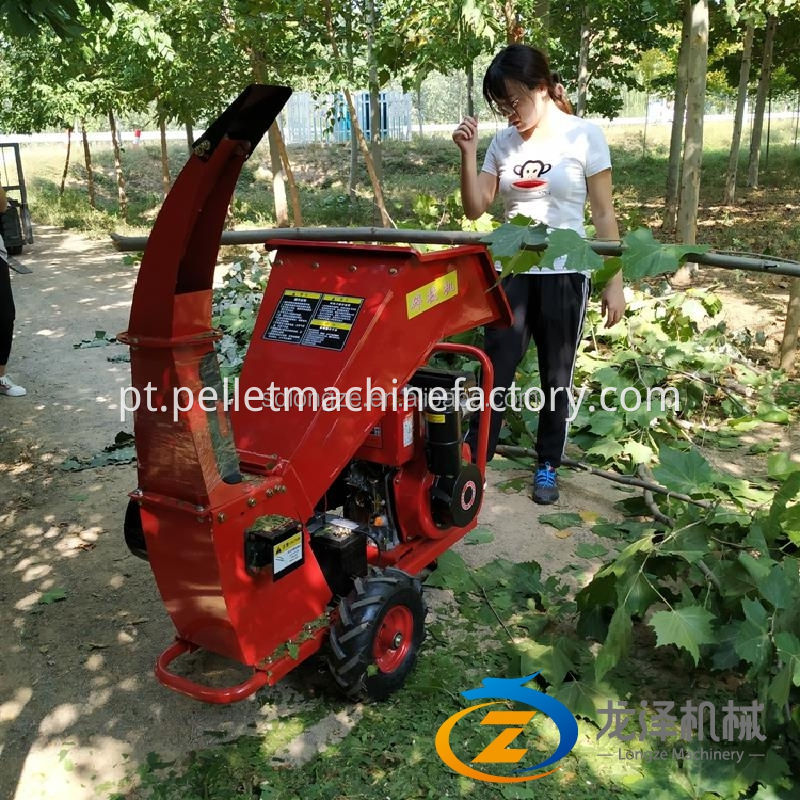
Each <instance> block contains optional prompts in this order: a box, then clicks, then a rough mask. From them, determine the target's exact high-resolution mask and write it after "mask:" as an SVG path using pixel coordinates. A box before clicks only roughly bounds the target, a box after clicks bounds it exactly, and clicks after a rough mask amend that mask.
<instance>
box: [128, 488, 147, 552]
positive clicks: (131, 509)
mask: <svg viewBox="0 0 800 800" xmlns="http://www.w3.org/2000/svg"><path fill="white" fill-rule="evenodd" d="M122 530H123V532H124V534H125V544H126V545H128V550H130V551H131V553H132V554H133V555H135V556H136V557H137V558H142V559H144V560H145V561H149V560H150V559H149V558H148V556H147V542H146V541H145V538H144V531H143V530H142V515H141V512H140V511H139V504H138V503H137V502H136V501H135V500H133V499H131V500H129V501H128V507H127V508H126V509H125V522H124V524H123V526H122Z"/></svg>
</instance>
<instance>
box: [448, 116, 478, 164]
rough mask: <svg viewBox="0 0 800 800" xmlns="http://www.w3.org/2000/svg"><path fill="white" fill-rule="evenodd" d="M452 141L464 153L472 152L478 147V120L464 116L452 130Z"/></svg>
mask: <svg viewBox="0 0 800 800" xmlns="http://www.w3.org/2000/svg"><path fill="white" fill-rule="evenodd" d="M453 141H454V142H455V143H456V144H457V145H458V149H459V150H461V152H462V153H463V154H464V155H467V154H469V153H474V152H475V151H476V150H477V149H478V120H477V119H476V118H475V117H464V119H462V120H461V124H460V125H459V126H458V127H457V128H456V129H455V130H454V131H453Z"/></svg>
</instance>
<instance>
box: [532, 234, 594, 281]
mask: <svg viewBox="0 0 800 800" xmlns="http://www.w3.org/2000/svg"><path fill="white" fill-rule="evenodd" d="M562 256H566V260H565V261H564V262H563V268H564V269H574V270H576V271H578V272H584V271H586V270H596V269H600V267H602V266H603V258H602V256H599V255H597V253H595V252H594V250H592V247H591V245H590V244H589V242H588V241H587V240H586V239H583V238H581V236H579V235H578V233H577V232H575V231H574V230H572V229H571V228H556V230H554V231H552V232H551V233H550V236H549V243H548V245H547V250H545V251H544V255H543V256H542V261H541V263H540V265H539V266H540V267H541V268H542V269H555V268H556V260H559V259H561V257H562Z"/></svg>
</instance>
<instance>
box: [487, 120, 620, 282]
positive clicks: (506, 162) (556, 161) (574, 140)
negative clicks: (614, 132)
mask: <svg viewBox="0 0 800 800" xmlns="http://www.w3.org/2000/svg"><path fill="white" fill-rule="evenodd" d="M549 114H550V119H549V123H550V132H549V135H548V137H547V138H546V139H540V138H538V137H537V138H535V139H529V140H527V141H526V140H524V139H523V138H522V137H521V136H520V135H519V132H518V131H517V129H516V128H515V127H514V126H513V125H511V126H509V127H508V128H504V129H503V130H502V131H500V132H499V133H497V134H496V135H495V137H494V139H492V143H491V144H490V145H489V149H488V150H487V151H486V158H485V159H484V162H483V172H488V173H489V174H490V175H495V176H496V177H497V178H498V179H499V182H500V183H499V192H500V196H501V197H502V198H503V202H504V204H505V208H506V219H507V220H508V219H512V218H513V217H514V216H516V215H517V214H524V215H525V216H526V217H530V218H531V219H534V220H538V221H539V222H544V223H545V225H547V226H549V227H550V228H572V230H574V231H577V233H578V234H580V235H581V236H585V235H586V229H585V228H584V226H583V214H584V207H585V206H586V179H587V178H590V177H591V176H592V175H596V174H597V173H598V172H603V170H606V169H610V168H611V154H610V153H609V150H608V143H607V142H606V137H605V135H604V134H603V131H602V130H601V129H600V128H599V127H598V126H597V125H595V124H594V123H593V122H589V121H588V120H585V119H582V118H581V117H576V116H573V115H572V114H565V113H564V112H563V111H561V109H559V108H557V107H552V108H550V111H549ZM531 179H539V180H542V181H544V183H543V185H541V186H539V187H537V188H533V189H531V188H520V187H518V186H515V185H514V184H515V183H518V182H520V181H526V180H528V181H530V180H531ZM562 263H563V262H562ZM556 268H560V269H562V270H563V266H559V264H558V261H556ZM569 271H574V270H569ZM530 272H550V270H540V269H539V268H538V267H534V268H533V269H531V270H530Z"/></svg>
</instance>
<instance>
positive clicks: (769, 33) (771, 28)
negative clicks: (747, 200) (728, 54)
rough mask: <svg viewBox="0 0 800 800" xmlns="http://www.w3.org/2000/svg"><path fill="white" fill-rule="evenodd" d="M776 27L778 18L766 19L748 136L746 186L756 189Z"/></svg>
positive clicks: (769, 17)
mask: <svg viewBox="0 0 800 800" xmlns="http://www.w3.org/2000/svg"><path fill="white" fill-rule="evenodd" d="M777 27H778V18H777V16H774V15H769V16H768V17H767V27H766V31H765V32H764V49H763V51H762V56H761V73H760V76H759V79H758V91H757V93H756V107H755V112H754V114H753V130H752V133H751V134H750V160H749V162H748V167H747V185H748V186H750V187H753V188H757V187H758V163H759V159H760V156H761V134H762V132H763V130H764V110H765V109H766V106H767V95H768V94H769V84H770V76H771V74H772V46H773V43H774V41H775V31H776V30H777Z"/></svg>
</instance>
